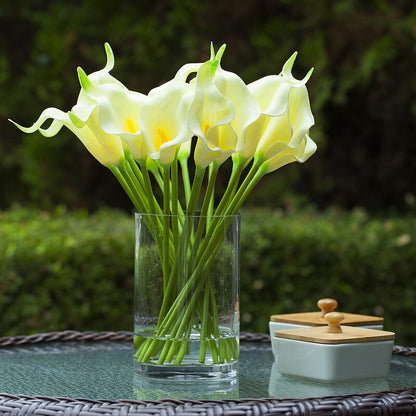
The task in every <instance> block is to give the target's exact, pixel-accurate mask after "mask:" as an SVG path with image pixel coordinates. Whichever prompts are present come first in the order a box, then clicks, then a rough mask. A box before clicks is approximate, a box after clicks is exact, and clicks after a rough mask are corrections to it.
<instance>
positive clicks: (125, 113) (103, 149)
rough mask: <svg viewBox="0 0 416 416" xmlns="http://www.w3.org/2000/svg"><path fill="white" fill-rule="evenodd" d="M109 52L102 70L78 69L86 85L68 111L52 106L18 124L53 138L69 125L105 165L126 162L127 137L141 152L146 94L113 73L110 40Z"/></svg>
mask: <svg viewBox="0 0 416 416" xmlns="http://www.w3.org/2000/svg"><path fill="white" fill-rule="evenodd" d="M105 51H106V55H107V63H106V65H105V67H104V68H103V69H102V70H100V71H97V72H94V73H92V74H90V75H89V76H87V75H86V74H85V73H84V71H82V69H80V68H79V69H78V74H79V80H80V84H81V87H82V88H81V91H80V94H79V96H78V100H77V104H76V105H75V106H74V107H72V109H71V111H68V112H67V113H65V112H63V111H61V110H58V109H55V108H49V109H47V110H45V111H44V112H43V113H42V114H41V116H40V117H39V119H38V120H37V121H36V122H35V123H34V124H33V125H32V126H31V127H29V128H25V127H22V126H19V125H17V124H16V123H15V124H16V125H17V127H19V128H20V129H21V130H22V131H24V132H26V133H31V132H34V131H36V130H39V132H40V133H41V134H43V135H44V136H46V137H51V136H54V135H55V134H57V133H58V132H59V130H60V129H61V128H62V127H63V126H65V127H67V128H68V129H70V130H71V131H72V132H73V133H74V134H75V135H76V136H77V137H78V138H79V139H80V141H81V142H82V143H83V144H84V146H85V147H86V148H87V149H88V151H89V152H90V153H91V154H92V155H93V156H94V157H95V158H96V159H97V160H98V161H99V162H100V163H101V164H103V165H105V166H110V165H118V164H120V163H121V162H122V161H123V159H124V148H125V146H126V144H125V143H124V142H123V139H125V140H126V143H127V146H128V147H129V148H130V150H131V151H132V153H133V154H134V155H135V156H138V155H139V154H141V153H142V150H141V147H140V144H137V143H135V142H136V141H137V142H139V143H140V139H139V138H138V136H139V131H138V125H137V119H138V111H139V108H140V106H141V103H142V101H143V97H144V96H142V94H138V93H135V92H131V91H129V90H128V89H127V88H126V87H125V86H124V85H123V84H122V83H121V82H119V81H118V80H117V79H115V78H114V77H113V76H111V75H110V74H109V71H110V70H111V69H112V68H113V66H114V55H113V53H112V50H111V48H110V46H109V45H108V44H107V43H106V44H105ZM48 119H52V120H53V121H52V123H51V125H50V127H49V128H46V129H44V128H42V125H43V123H44V122H46V121H47V120H48ZM133 144H134V145H135V146H133ZM137 149H140V151H139V150H137Z"/></svg>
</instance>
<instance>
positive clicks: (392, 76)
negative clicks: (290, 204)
mask: <svg viewBox="0 0 416 416" xmlns="http://www.w3.org/2000/svg"><path fill="white" fill-rule="evenodd" d="M415 19H416V4H415V2H414V1H409V0H397V1H394V2H391V1H388V0H369V1H365V2H362V1H358V0H337V1H336V2H334V1H332V0H322V1H319V2H311V1H309V0H298V1H296V2H293V1H290V0H278V1H269V0H262V1H259V0H230V1H226V2H224V1H223V2H212V1H208V0H200V1H198V2H195V1H194V0H172V1H169V2H167V1H166V0H154V1H152V2H143V1H142V2H134V1H129V0H76V1H71V2H68V1H66V0H56V1H53V2H50V1H47V0H33V1H31V2H24V1H21V0H16V1H13V2H2V3H1V5H0V23H1V25H0V33H1V35H2V36H0V94H1V97H2V100H1V102H0V129H1V132H2V134H1V137H0V154H1V155H2V157H1V158H0V175H1V177H2V178H6V177H7V180H3V181H1V182H0V207H2V208H7V207H9V206H10V205H11V204H12V203H13V202H16V201H21V202H22V203H24V204H29V203H30V204H32V205H36V206H38V207H43V208H50V207H53V206H55V205H57V204H60V203H63V204H65V205H66V206H69V207H73V208H80V207H81V208H92V209H95V208H97V207H99V206H101V205H103V204H109V205H111V206H115V207H124V208H125V207H127V206H128V207H129V206H130V204H129V202H128V200H127V198H125V197H124V195H123V194H122V192H121V190H120V187H119V185H118V183H117V182H116V181H115V180H113V181H111V180H107V179H106V180H105V181H103V180H102V177H103V176H104V175H107V172H106V171H105V169H104V168H102V167H101V166H99V165H98V163H97V162H96V161H95V160H94V159H93V158H92V157H91V156H90V155H88V154H87V152H86V151H85V150H84V149H82V145H81V144H80V143H79V141H78V140H77V139H76V138H73V137H72V136H71V134H70V133H69V132H67V131H65V129H63V130H62V131H61V133H59V135H58V136H57V137H56V138H52V139H45V138H41V137H40V136H39V135H30V136H24V135H22V133H20V132H19V131H18V130H17V129H16V128H14V126H12V125H11V124H10V123H9V122H8V121H7V118H12V119H14V120H16V121H17V122H19V123H21V124H24V125H30V124H32V123H33V122H34V120H36V119H37V117H38V115H39V114H40V113H41V111H42V110H43V109H44V108H46V107H50V106H54V107H58V108H61V109H62V110H69V109H70V108H71V107H72V106H73V105H74V104H75V101H76V98H77V94H78V91H79V85H78V80H77V76H76V68H77V66H82V67H83V68H84V69H85V70H86V72H88V73H89V72H92V71H95V70H97V69H100V68H102V67H103V66H104V63H105V62H104V61H105V55H104V50H103V43H104V42H105V41H108V42H110V43H111V45H112V47H113V49H114V52H115V55H116V66H115V68H114V71H113V74H114V75H115V76H116V77H117V78H119V79H120V80H121V81H122V82H123V83H125V84H126V85H127V86H128V87H129V88H130V89H133V90H137V91H140V92H143V93H147V92H148V91H149V90H150V89H151V88H153V87H155V86H157V85H159V84H160V83H162V82H164V81H167V80H168V79H170V78H171V77H172V76H173V75H174V73H175V72H176V70H177V69H178V68H179V67H180V66H181V65H182V64H184V63H186V62H195V61H196V62H198V61H199V62H201V61H204V60H206V59H207V58H208V56H209V42H210V41H213V42H214V45H215V46H216V47H219V46H220V45H221V44H222V43H226V44H227V45H228V46H227V50H226V53H225V55H224V57H223V67H224V68H225V69H228V70H231V71H234V72H236V73H238V74H239V75H241V77H242V78H243V79H244V80H245V81H246V82H247V83H248V82H251V81H253V80H255V79H257V78H259V77H262V76H265V75H268V74H272V73H279V72H280V70H281V68H282V65H283V63H284V61H285V60H286V59H287V58H288V57H289V56H290V55H291V54H292V52H293V51H294V50H298V51H299V55H298V59H297V62H296V64H295V68H294V72H295V75H296V76H297V77H298V78H300V77H303V76H304V75H305V74H306V72H307V71H308V70H309V69H310V68H311V67H315V70H314V74H313V76H312V78H311V80H310V82H309V83H308V86H309V91H310V95H311V102H312V108H313V112H314V115H315V118H316V127H315V128H313V130H312V131H311V136H312V137H313V138H314V139H316V140H317V142H318V149H319V150H318V152H317V154H316V155H314V157H313V158H312V159H311V160H310V161H308V163H307V164H306V165H305V166H302V167H299V166H298V165H296V166H295V165H294V166H288V167H287V168H285V173H284V174H283V175H282V174H281V173H280V172H276V173H273V174H271V175H270V176H269V177H268V178H266V180H264V181H263V182H262V184H261V186H260V187H259V188H258V189H257V190H256V191H255V192H254V193H253V195H252V196H251V198H250V200H249V201H248V202H251V203H252V204H253V205H254V204H261V205H262V206H264V205H269V206H276V201H278V202H282V201H293V198H294V197H295V199H300V201H305V200H306V201H308V200H313V201H315V202H316V203H317V204H319V206H321V207H325V206H328V205H338V206H341V207H344V208H349V207H355V206H357V205H361V206H364V207H366V208H367V209H369V210H372V211H381V210H386V209H390V208H392V207H394V208H395V209H401V210H403V209H405V208H406V207H407V206H408V205H409V204H410V205H413V206H414V205H415V200H416V199H415V196H414V184H415V183H416V169H415V166H416V141H415V140H414V132H415V131H416V117H415V114H416V102H415V98H414V97H415V96H416V90H415V89H416V79H415V78H416V72H415V71H414V62H415V57H416V49H415V47H414V45H415V40H416V30H415V24H414V22H415ZM74 166H76V169H74ZM222 180H223V181H224V182H225V181H226V179H225V178H223V179H222ZM219 191H220V192H221V190H220V189H219Z"/></svg>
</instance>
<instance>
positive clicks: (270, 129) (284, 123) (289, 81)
mask: <svg viewBox="0 0 416 416" xmlns="http://www.w3.org/2000/svg"><path fill="white" fill-rule="evenodd" d="M295 58H296V53H295V54H293V55H292V56H291V57H290V58H289V60H288V61H287V62H286V63H285V65H284V66H283V70H282V73H281V74H280V75H276V76H268V77H265V78H262V79H260V80H258V81H255V82H253V83H252V84H250V85H249V89H250V91H251V92H252V94H253V95H254V97H256V99H257V102H258V103H259V105H260V107H261V109H262V113H261V116H260V117H259V118H258V119H257V120H256V121H255V122H254V123H253V124H252V125H251V126H250V127H249V129H248V132H247V136H248V137H247V141H246V147H245V148H244V149H243V150H242V152H241V153H242V154H243V155H244V156H245V157H249V156H250V154H252V153H253V152H254V153H255V156H256V158H257V160H262V161H265V163H266V164H267V166H268V169H267V171H268V172H271V171H273V170H276V169H278V168H279V167H281V166H283V165H285V164H287V163H290V162H292V161H299V162H304V161H305V160H306V159H307V158H309V157H310V156H311V155H312V154H313V153H314V152H315V150H316V145H315V143H314V142H313V141H312V139H311V138H310V137H309V136H308V132H309V129H310V128H311V127H312V126H313V124H314V118H313V115H312V112H311V109H310V104H309V97H308V92H307V89H306V86H305V84H306V82H307V80H308V79H309V77H310V75H311V73H312V71H309V72H308V74H307V75H306V76H305V78H304V79H303V80H296V79H295V78H294V77H293V76H292V74H291V70H292V67H293V63H294V60H295Z"/></svg>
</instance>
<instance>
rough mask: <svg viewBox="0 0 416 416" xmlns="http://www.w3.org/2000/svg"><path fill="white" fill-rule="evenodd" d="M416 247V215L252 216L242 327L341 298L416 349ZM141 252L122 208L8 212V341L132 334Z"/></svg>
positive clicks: (2, 297)
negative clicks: (72, 333)
mask: <svg viewBox="0 0 416 416" xmlns="http://www.w3.org/2000/svg"><path fill="white" fill-rule="evenodd" d="M415 242H416V217H390V218H374V217H370V216H368V215H367V214H366V213H365V212H364V211H360V210H357V211H354V212H352V213H348V214H345V213H344V214H342V213H337V212H332V211H328V212H325V213H316V212H309V211H301V212H292V213H283V212H280V211H270V210H267V211H266V210H261V211H259V210H257V211H254V210H250V211H244V212H243V216H242V242H241V243H242V244H241V249H242V258H241V259H242V261H241V263H242V264H241V302H240V306H241V329H242V330H243V331H253V332H267V330H268V320H269V316H270V314H273V313H287V312H293V311H310V310H315V309H316V301H317V300H318V299H319V298H321V297H327V296H329V297H335V298H336V299H337V300H338V302H339V305H340V306H339V308H338V309H339V310H344V311H348V312H354V313H364V314H372V315H383V316H384V317H385V320H386V323H385V327H386V328H387V329H389V330H394V331H395V332H396V333H397V336H396V343H398V344H402V345H416V324H415V323H414V321H413V319H412V318H413V312H414V307H415V294H416V280H415V278H414V277H415V276H416V262H415V261H414V259H415V258H416V244H415ZM133 244H134V229H133V216H132V215H126V214H125V213H122V212H119V211H114V210H101V211H98V212H97V213H95V214H92V215H88V214H87V213H86V212H76V213H74V212H67V211H65V210H64V209H57V210H56V211H55V212H53V213H45V212H40V211H30V210H24V209H14V210H10V211H7V212H2V213H1V212H0V253H1V254H0V310H1V311H2V317H1V319H0V335H16V334H21V333H33V332H40V331H50V330H62V329H68V328H71V329H77V330H131V329H132V326H133V322H132V321H133V309H132V308H133Z"/></svg>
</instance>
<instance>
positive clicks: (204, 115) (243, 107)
mask: <svg viewBox="0 0 416 416" xmlns="http://www.w3.org/2000/svg"><path fill="white" fill-rule="evenodd" d="M224 49H225V45H224V46H223V47H221V48H220V50H219V51H218V52H217V54H214V51H213V49H212V47H211V59H210V60H209V61H207V62H206V63H204V64H203V65H202V66H201V67H200V68H199V70H198V74H197V77H196V85H195V96H194V99H193V101H192V103H191V106H190V108H189V111H188V115H189V120H188V125H189V128H190V130H191V131H192V133H193V134H195V135H196V136H197V137H199V138H200V139H201V140H200V141H198V142H197V145H196V148H195V155H194V157H195V163H196V164H197V165H199V166H202V167H206V166H208V165H209V164H210V163H211V162H213V161H215V163H217V164H221V163H223V162H224V161H225V160H226V159H227V158H228V157H229V156H230V155H231V154H233V153H234V152H236V151H237V152H238V151H239V150H240V149H241V148H242V147H243V146H244V142H245V133H246V129H247V127H248V126H249V125H250V124H251V123H253V121H255V120H256V119H257V118H258V116H259V115H260V108H259V106H258V104H257V103H256V101H255V100H254V98H253V97H252V95H251V94H250V91H249V90H248V88H247V86H246V85H245V84H244V82H243V81H242V80H241V78H240V77H238V76H237V75H236V74H234V73H232V72H228V71H224V70H223V69H222V68H221V66H220V61H221V57H222V54H223V52H224Z"/></svg>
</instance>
